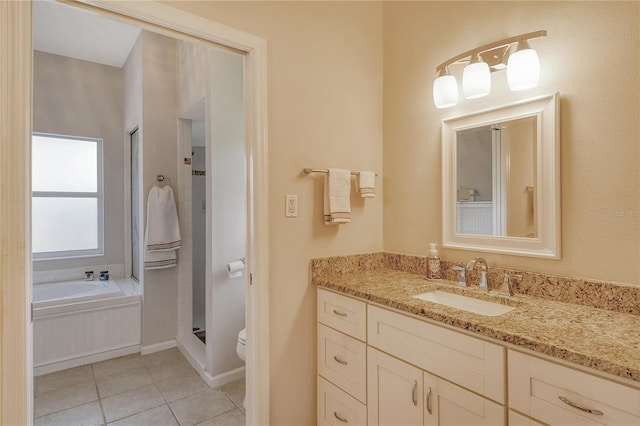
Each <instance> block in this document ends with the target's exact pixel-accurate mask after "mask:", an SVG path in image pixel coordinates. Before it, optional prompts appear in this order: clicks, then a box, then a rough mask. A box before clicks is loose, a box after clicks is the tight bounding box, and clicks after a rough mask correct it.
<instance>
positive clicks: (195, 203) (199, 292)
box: [191, 120, 207, 343]
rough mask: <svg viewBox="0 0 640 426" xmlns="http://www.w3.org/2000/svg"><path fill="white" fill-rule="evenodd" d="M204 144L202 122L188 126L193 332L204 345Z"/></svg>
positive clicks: (205, 183) (205, 181) (205, 179)
mask: <svg viewBox="0 0 640 426" xmlns="http://www.w3.org/2000/svg"><path fill="white" fill-rule="evenodd" d="M206 149H207V148H206V143H205V122H204V121H199V120H193V121H192V122H191V219H192V221H191V224H192V225H191V226H192V236H193V255H192V262H193V264H192V279H193V293H192V300H193V314H192V315H193V316H192V324H193V332H194V334H195V335H196V337H198V338H199V339H200V340H201V341H202V342H203V343H206V326H205V324H206V303H205V302H206V297H205V295H206V253H207V250H206V235H207V234H206V200H207V192H206V186H207V178H206V158H207V156H206Z"/></svg>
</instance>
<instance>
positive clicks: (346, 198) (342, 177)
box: [324, 169, 351, 225]
mask: <svg viewBox="0 0 640 426" xmlns="http://www.w3.org/2000/svg"><path fill="white" fill-rule="evenodd" d="M350 222H351V172H350V171H349V170H342V169H329V173H327V174H326V175H325V177H324V223H325V225H333V224H336V223H350Z"/></svg>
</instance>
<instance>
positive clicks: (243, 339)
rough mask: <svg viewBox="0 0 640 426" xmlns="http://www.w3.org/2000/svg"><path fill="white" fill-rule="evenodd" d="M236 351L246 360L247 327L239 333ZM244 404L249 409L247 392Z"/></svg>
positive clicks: (239, 356)
mask: <svg viewBox="0 0 640 426" xmlns="http://www.w3.org/2000/svg"><path fill="white" fill-rule="evenodd" d="M236 353H237V354H238V358H240V359H241V360H243V361H246V353H247V329H246V328H243V329H242V330H241V331H240V333H238V343H237V344H236ZM242 406H243V407H244V409H245V410H246V409H247V395H246V393H245V396H244V401H242Z"/></svg>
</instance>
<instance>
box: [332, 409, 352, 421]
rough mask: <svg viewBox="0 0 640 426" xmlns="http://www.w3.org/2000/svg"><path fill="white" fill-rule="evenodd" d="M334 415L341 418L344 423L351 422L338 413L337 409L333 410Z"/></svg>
mask: <svg viewBox="0 0 640 426" xmlns="http://www.w3.org/2000/svg"><path fill="white" fill-rule="evenodd" d="M333 415H334V416H335V417H336V419H338V420H340V421H341V422H342V423H349V421H348V420H347V419H345V418H344V417H342V416H341V415H340V414H338V413H336V412H335V411H334V412H333Z"/></svg>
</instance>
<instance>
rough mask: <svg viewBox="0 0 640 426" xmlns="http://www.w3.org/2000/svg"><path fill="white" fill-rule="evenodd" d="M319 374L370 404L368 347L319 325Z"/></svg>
mask: <svg viewBox="0 0 640 426" xmlns="http://www.w3.org/2000/svg"><path fill="white" fill-rule="evenodd" d="M318 374H320V375H321V376H322V377H324V378H325V379H327V380H329V381H330V382H332V383H333V384H334V385H336V386H338V387H339V388H341V389H343V390H345V391H346V392H348V393H349V394H351V395H352V396H354V397H355V398H357V399H359V400H360V401H362V402H366V398H367V345H366V344H365V343H363V342H360V341H359V340H356V339H354V338H352V337H349V336H347V335H345V334H342V333H340V332H337V331H335V330H333V329H331V328H329V327H327V326H325V325H322V324H318Z"/></svg>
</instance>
